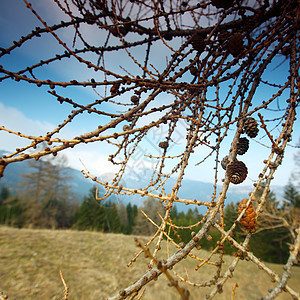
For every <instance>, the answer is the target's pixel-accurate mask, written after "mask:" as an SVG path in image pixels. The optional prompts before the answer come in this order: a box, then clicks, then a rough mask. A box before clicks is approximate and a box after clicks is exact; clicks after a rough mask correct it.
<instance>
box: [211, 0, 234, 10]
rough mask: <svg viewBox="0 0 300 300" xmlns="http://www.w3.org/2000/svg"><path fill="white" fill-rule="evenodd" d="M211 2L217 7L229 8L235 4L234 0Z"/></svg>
mask: <svg viewBox="0 0 300 300" xmlns="http://www.w3.org/2000/svg"><path fill="white" fill-rule="evenodd" d="M211 4H212V5H213V6H214V7H216V8H225V9H227V8H229V7H230V6H232V5H233V0H212V1H211Z"/></svg>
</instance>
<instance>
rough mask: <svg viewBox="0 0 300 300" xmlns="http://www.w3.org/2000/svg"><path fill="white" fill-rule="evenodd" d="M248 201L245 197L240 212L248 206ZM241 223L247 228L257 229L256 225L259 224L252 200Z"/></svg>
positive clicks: (252, 230) (240, 205)
mask: <svg viewBox="0 0 300 300" xmlns="http://www.w3.org/2000/svg"><path fill="white" fill-rule="evenodd" d="M247 202H248V199H243V200H242V201H241V202H240V204H239V208H238V213H239V214H241V212H242V211H243V209H244V208H246V204H247ZM240 223H241V225H242V226H243V227H244V228H246V229H247V230H250V231H251V232H254V231H255V227H256V224H257V221H256V213H255V210H254V208H253V205H252V202H250V204H249V206H248V208H247V209H246V211H245V213H244V215H243V217H242V218H241V220H240Z"/></svg>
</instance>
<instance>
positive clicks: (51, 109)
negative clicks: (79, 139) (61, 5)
mask: <svg viewBox="0 0 300 300" xmlns="http://www.w3.org/2000/svg"><path fill="white" fill-rule="evenodd" d="M31 3H32V5H33V7H34V8H35V9H36V10H37V11H38V12H39V13H40V15H41V16H42V17H43V18H44V19H45V20H46V21H47V22H48V23H49V24H53V23H54V22H56V21H57V20H60V18H61V17H62V15H61V12H60V11H59V10H58V9H57V7H56V6H55V4H53V3H52V2H51V1H38V0H34V1H31ZM64 18H65V17H64ZM65 20H67V19H66V18H65ZM36 26H39V27H42V24H41V23H40V22H39V21H38V20H36V18H35V17H34V16H33V15H32V13H31V12H30V11H29V10H28V9H27V8H26V6H25V4H24V2H23V1H21V0H10V1H4V0H2V1H1V12H0V28H2V30H1V31H0V44H1V45H0V47H3V48H5V47H8V46H10V45H11V44H12V42H13V40H15V39H18V38H19V37H20V36H21V35H27V34H28V32H30V31H31V30H32V29H34V28H35V27H36ZM83 31H84V33H85V34H86V36H88V38H89V39H91V40H97V41H98V42H99V43H100V44H101V43H103V40H104V37H103V36H101V34H100V35H99V33H97V32H95V30H94V29H93V28H91V27H90V26H89V27H84V28H83ZM58 33H59V34H60V37H61V38H63V39H65V40H67V41H70V40H72V34H71V32H60V31H58ZM45 36H46V38H45V39H44V38H43V42H41V41H40V40H39V39H36V38H34V39H32V40H30V41H28V42H26V44H24V47H21V49H18V48H17V49H15V50H14V51H13V52H12V53H11V54H10V55H9V56H7V55H6V56H5V57H4V58H3V59H0V64H1V65H3V66H4V67H5V68H7V69H10V70H19V69H21V68H23V67H26V66H28V65H32V64H34V63H36V62H39V61H40V59H45V58H48V57H51V55H53V53H62V52H64V49H63V48H62V47H61V46H60V45H58V43H57V41H56V40H55V39H54V38H53V37H52V36H49V35H48V36H47V35H45ZM174 43H175V42H174ZM167 53H168V50H167V49H165V48H163V47H162V46H161V47H160V46H157V47H154V48H153V52H152V53H151V55H152V58H153V64H154V65H155V66H156V67H158V68H159V67H160V66H161V67H162V66H163V65H164V60H165V58H164V55H166V54H167ZM134 54H135V56H136V57H137V58H141V60H143V57H144V49H139V51H136V52H135V53H134ZM125 59H127V60H128V58H126V57H122V56H111V57H110V56H107V57H106V63H107V64H108V65H109V69H111V70H116V72H119V71H120V68H119V66H120V65H123V66H124V65H125V66H126V68H127V67H128V68H129V69H130V70H131V71H132V72H134V71H135V67H134V65H129V63H127V61H126V60H125ZM162 61H163V62H162ZM282 61H283V58H282V57H280V58H278V59H277V60H276V62H275V64H274V68H275V67H276V66H277V65H278V64H280V63H281V62H282ZM286 71H287V62H285V63H284V64H283V65H282V66H280V67H279V68H277V69H276V70H274V71H272V72H268V73H266V75H265V78H264V79H266V80H269V79H271V80H272V81H275V82H277V83H282V82H283V81H284V79H285V77H284V76H283V74H285V73H286ZM74 74H75V75H74ZM37 75H39V76H41V77H42V78H44V79H47V78H51V79H52V78H53V79H55V80H57V81H59V80H61V81H67V80H70V79H74V77H75V78H76V79H77V80H89V79H90V78H91V77H94V76H95V74H92V73H91V71H90V70H88V69H86V68H84V67H82V66H81V65H80V64H79V63H77V62H68V63H65V62H62V63H61V64H59V65H58V64H56V63H55V64H53V65H49V66H47V68H45V69H44V70H42V71H41V72H37ZM99 76H100V77H99V78H97V79H99V80H100V79H101V75H99ZM47 90H48V89H47V88H46V87H40V88H38V87H36V86H32V85H31V84H28V83H26V82H15V81H12V80H10V79H9V80H5V81H3V82H1V83H0V120H1V121H0V125H4V126H5V127H7V128H9V129H12V130H15V131H21V132H22V133H25V134H33V135H43V134H45V133H46V132H47V131H49V130H52V129H54V128H55V127H56V126H57V125H58V124H60V123H61V122H62V121H63V120H64V119H65V118H66V115H68V114H69V113H70V111H71V110H72V109H73V108H72V107H70V106H68V105H67V104H63V105H61V104H59V103H58V102H57V101H56V99H55V98H54V97H53V96H51V95H50V94H49V93H47ZM56 91H57V92H62V94H63V95H64V96H65V97H69V98H73V99H74V100H78V102H80V103H82V104H86V103H89V102H91V101H94V100H95V99H97V98H98V96H97V95H96V94H95V93H94V92H93V91H92V89H90V88H76V87H74V88H70V89H69V88H68V89H63V88H56ZM99 92H100V93H103V90H101V89H100V90H99ZM270 93H272V91H271V90H269V88H267V87H266V86H264V85H263V86H261V88H259V90H258V93H257V94H256V95H255V99H259V100H261V99H262V98H266V99H268V97H270ZM284 97H285V98H284ZM286 98H287V95H284V96H283V97H282V98H281V99H279V100H278V103H279V106H280V103H281V102H282V101H285V100H286ZM160 101H162V102H163V101H165V102H168V101H169V99H168V98H162V99H161V100H160ZM254 101H255V100H254ZM271 108H274V109H277V103H274V105H273V107H271ZM101 109H102V110H108V111H113V109H114V108H113V106H111V105H110V104H105V105H103V106H101ZM274 115H276V112H271V111H270V112H265V115H264V116H265V119H268V118H269V117H271V116H272V117H274ZM255 117H256V118H257V115H255ZM257 119H258V118H257ZM104 122H105V120H103V119H100V118H99V117H97V116H91V115H87V114H83V115H82V116H80V118H78V119H76V120H75V121H74V122H72V124H70V126H68V127H67V128H66V129H64V130H63V131H62V135H63V136H64V137H66V138H67V137H69V138H71V137H74V136H78V135H80V134H82V133H85V132H88V131H90V130H93V129H95V128H96V127H97V126H98V125H99V124H102V123H104ZM122 126H123V124H122ZM184 128H185V125H184V124H183V123H182V125H180V126H178V128H177V130H176V131H177V133H176V135H175V137H176V141H174V142H175V145H177V146H178V147H183V145H184V144H183V142H184V138H185V133H184ZM298 129H299V121H298V120H297V121H296V124H295V130H294V132H293V134H294V135H293V141H292V142H291V145H296V144H297V142H298V141H299V130H298ZM273 133H274V136H275V137H276V133H277V129H275V130H274V132H273ZM164 136H165V132H164V129H158V130H157V131H156V132H155V134H153V135H152V136H148V137H147V139H146V140H145V141H144V142H143V143H142V144H141V146H140V148H139V149H138V151H137V153H136V155H135V157H134V161H133V162H131V164H130V166H129V170H131V171H130V172H131V173H132V174H134V172H142V170H143V168H145V167H146V168H149V167H150V168H151V167H152V166H153V163H154V161H153V160H150V159H148V158H147V157H145V156H143V154H145V153H146V154H147V153H149V154H150V153H152V154H153V155H159V154H160V152H159V151H160V150H159V148H158V147H157V144H158V143H159V142H160V141H161V139H163V138H164ZM263 137H264V134H263V133H262V131H260V134H259V136H258V137H257V138H256V139H255V141H254V140H253V141H251V142H250V149H249V151H248V152H247V154H246V155H244V156H243V157H241V160H242V161H244V162H245V163H246V165H248V166H251V168H249V176H248V178H247V179H246V181H245V182H244V184H245V185H250V184H252V183H253V181H254V180H255V179H256V178H257V176H258V174H259V173H260V172H261V170H262V168H263V166H264V164H263V160H264V159H266V158H267V153H268V152H266V148H265V147H264V146H262V145H261V144H259V143H266V144H268V141H267V139H265V138H263ZM258 142H259V143H258ZM26 144H27V143H26V141H25V140H24V139H22V138H19V137H15V136H11V135H8V134H7V133H5V132H0V149H4V150H7V151H14V150H15V149H16V148H20V147H22V146H25V145H26ZM175 145H174V146H175ZM223 146H224V148H222V150H221V152H220V159H222V157H223V156H225V155H227V154H228V151H229V148H230V134H229V137H228V139H227V141H225V142H224V145H223ZM175 149H176V147H173V148H172V149H171V153H175V152H176V151H175ZM111 150H112V147H111V146H110V145H108V144H107V143H94V144H90V145H81V146H78V147H75V148H74V149H72V150H67V151H65V152H64V153H65V154H66V155H67V157H68V161H69V165H70V166H71V167H74V168H77V169H82V168H83V167H82V164H81V162H80V161H79V159H80V160H81V161H82V162H83V163H84V164H85V165H86V167H87V168H88V169H89V170H90V171H91V172H92V173H94V174H95V175H99V174H104V173H109V172H115V171H116V170H117V169H116V168H115V166H113V165H111V164H110V163H109V162H108V160H107V157H108V154H110V153H111ZM296 151H297V149H296V148H294V147H291V146H288V148H287V151H286V153H285V158H284V162H283V164H282V166H280V167H279V169H278V171H277V172H276V175H275V179H274V183H273V184H275V185H285V184H286V183H287V182H288V179H289V177H290V174H291V172H292V171H293V168H294V161H293V155H294V154H295V153H296ZM298 151H299V150H298ZM208 153H209V151H208V150H203V149H199V151H198V150H197V151H195V153H194V154H193V156H192V158H191V162H190V164H189V167H188V169H187V172H186V173H185V174H186V178H190V179H194V180H199V181H205V182H213V180H214V171H213V166H214V157H212V158H211V159H209V160H207V161H206V162H205V163H203V164H201V165H200V166H195V164H196V163H197V162H198V161H200V160H202V159H203V158H204V157H205V156H206V155H207V154H208ZM167 167H168V165H167ZM169 167H170V168H171V165H170V166H169ZM220 174H221V175H222V174H224V171H223V170H221V171H220ZM221 178H222V176H221Z"/></svg>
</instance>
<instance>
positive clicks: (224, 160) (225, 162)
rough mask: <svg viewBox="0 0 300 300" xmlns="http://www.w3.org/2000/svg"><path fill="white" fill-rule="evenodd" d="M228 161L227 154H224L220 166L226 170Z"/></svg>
mask: <svg viewBox="0 0 300 300" xmlns="http://www.w3.org/2000/svg"><path fill="white" fill-rule="evenodd" d="M228 163H229V159H228V155H226V156H225V157H224V158H223V159H222V161H221V166H222V168H223V169H224V170H226V168H227V165H228Z"/></svg>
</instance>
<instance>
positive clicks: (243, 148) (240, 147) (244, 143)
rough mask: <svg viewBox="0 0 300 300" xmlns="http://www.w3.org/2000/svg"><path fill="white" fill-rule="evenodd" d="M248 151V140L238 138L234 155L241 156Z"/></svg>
mask: <svg viewBox="0 0 300 300" xmlns="http://www.w3.org/2000/svg"><path fill="white" fill-rule="evenodd" d="M248 149H249V140H248V139H247V138H245V137H242V138H239V141H238V143H237V147H236V153H237V154H238V155H243V154H245V153H246V152H247V151H248Z"/></svg>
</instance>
